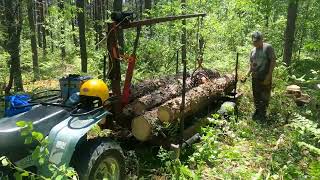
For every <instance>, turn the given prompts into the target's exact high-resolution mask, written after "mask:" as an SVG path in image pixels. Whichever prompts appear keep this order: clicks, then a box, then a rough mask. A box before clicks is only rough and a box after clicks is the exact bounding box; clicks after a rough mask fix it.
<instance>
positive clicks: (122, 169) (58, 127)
mask: <svg viewBox="0 0 320 180" xmlns="http://www.w3.org/2000/svg"><path fill="white" fill-rule="evenodd" d="M204 16H205V14H190V15H186V14H185V15H180V16H169V17H160V18H153V19H146V20H133V16H132V13H122V12H115V13H113V14H112V16H111V17H112V20H113V22H111V23H108V32H107V33H106V34H107V49H108V58H107V57H105V58H104V70H103V80H99V79H92V78H90V77H83V76H78V75H69V76H67V77H64V78H61V79H60V91H59V92H58V94H57V96H53V97H50V98H45V100H41V99H40V100H39V99H38V100H34V101H30V102H29V104H28V105H27V106H31V110H29V111H27V112H24V113H20V114H18V115H15V116H12V117H6V118H3V119H0V156H6V157H8V159H10V161H12V162H13V163H14V164H15V165H16V166H18V167H19V168H23V169H26V170H30V171H32V172H36V173H40V174H47V175H48V173H50V172H48V170H47V169H46V168H44V167H42V166H39V165H38V163H37V161H35V160H34V159H33V158H32V157H31V152H32V150H34V148H35V147H36V146H37V144H35V143H31V144H28V145H27V144H24V141H25V140H24V138H23V137H22V136H21V129H22V128H20V127H17V125H16V123H17V122H18V121H21V120H22V121H26V122H32V123H33V128H34V130H35V131H38V132H41V133H42V134H43V135H45V136H46V137H47V139H48V142H49V143H48V150H49V159H48V161H49V162H50V163H53V164H55V165H57V166H58V167H59V166H61V165H66V166H67V167H73V168H74V169H75V170H76V172H77V173H78V175H79V178H80V179H83V180H87V179H91V180H92V179H104V178H107V179H117V180H118V179H126V168H127V166H128V164H127V163H126V160H125V156H126V153H125V152H124V150H123V148H122V147H121V139H125V138H126V136H122V137H121V131H122V127H123V129H130V125H128V124H130V122H123V121H122V119H121V116H119V114H121V112H122V110H123V107H125V105H127V104H128V102H129V97H130V88H131V79H132V76H133V70H134V66H135V61H136V50H137V44H138V41H139V35H140V30H141V27H142V26H146V25H152V24H156V23H162V22H168V21H174V20H185V19H187V18H195V17H204ZM129 28H137V37H136V40H135V46H134V51H133V53H132V54H131V55H130V56H124V55H121V54H120V53H119V49H118V41H117V32H119V30H124V29H129ZM119 58H127V59H128V69H127V72H126V77H125V81H124V83H123V90H122V91H121V72H120V61H119ZM107 59H109V62H107ZM107 63H108V64H109V66H108V67H109V69H108V72H107V69H106V66H107ZM107 78H108V79H109V80H110V81H111V88H110V91H109V87H108V85H107V84H106V83H105V82H106V79H107ZM17 108H21V107H17ZM95 125H99V126H100V127H101V128H103V129H106V128H108V129H111V130H114V131H117V132H119V131H120V133H119V134H120V135H119V136H120V138H117V139H115V138H112V136H111V137H108V138H93V139H90V140H87V134H88V132H89V130H90V129H91V128H92V127H93V126H95ZM128 126H129V128H128ZM122 134H125V133H122ZM195 137H198V136H195ZM195 137H193V138H190V139H188V140H186V141H185V142H191V141H193V139H195ZM119 139H120V140H119ZM5 173H7V170H6V169H0V175H4V174H5ZM0 179H1V176H0Z"/></svg>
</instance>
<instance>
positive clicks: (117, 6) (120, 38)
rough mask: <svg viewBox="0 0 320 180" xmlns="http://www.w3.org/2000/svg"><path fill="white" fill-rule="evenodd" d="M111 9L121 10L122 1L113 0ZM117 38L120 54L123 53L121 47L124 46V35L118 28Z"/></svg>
mask: <svg viewBox="0 0 320 180" xmlns="http://www.w3.org/2000/svg"><path fill="white" fill-rule="evenodd" d="M113 10H114V11H118V12H121V11H122V1H121V0H115V1H113ZM117 36H118V37H117V39H118V43H119V51H120V53H121V54H122V53H123V48H124V35H123V30H121V29H120V30H119V31H118V34H117Z"/></svg>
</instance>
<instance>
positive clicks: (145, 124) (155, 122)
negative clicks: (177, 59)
mask: <svg viewBox="0 0 320 180" xmlns="http://www.w3.org/2000/svg"><path fill="white" fill-rule="evenodd" d="M232 83H234V75H226V76H225V77H222V78H218V79H216V80H213V81H211V82H208V83H206V84H202V85H200V86H198V87H195V88H193V89H191V90H190V91H189V92H187V93H186V110H187V109H188V111H187V112H188V113H186V114H192V113H196V112H197V111H199V110H200V109H201V108H203V107H204V106H205V105H207V104H208V103H209V102H210V101H212V100H213V99H215V98H218V97H219V96H220V95H222V94H223V93H224V92H225V90H228V91H229V89H231V88H230V87H231V86H232V85H233V84H232ZM201 92H206V93H201ZM198 93H199V96H201V97H199V96H195V97H196V98H195V97H193V96H191V95H194V94H198ZM190 97H191V98H190ZM178 101H179V102H181V97H178V98H175V99H173V100H170V101H168V102H171V103H175V105H174V106H171V108H174V112H176V114H174V116H170V115H169V116H168V117H169V118H171V117H175V118H173V119H176V118H178V117H179V116H178V114H179V111H180V104H181V103H177V102H178ZM200 101H201V104H200V103H195V102H200ZM168 102H167V103H165V104H163V105H162V106H161V107H159V108H157V107H156V108H154V109H152V110H151V111H147V112H145V113H144V114H143V115H141V116H138V117H136V118H134V119H133V120H132V124H131V130H132V134H133V135H134V137H135V138H136V139H138V140H139V141H147V140H150V139H151V138H152V137H155V136H159V135H160V136H164V137H165V136H166V135H165V134H164V133H163V131H168V130H169V131H174V128H173V130H170V129H169V128H170V127H171V126H170V125H173V126H172V127H174V125H175V124H177V123H173V120H172V121H160V119H159V110H160V109H161V108H162V107H167V106H165V105H168V104H169V103H168ZM193 103H195V104H193ZM187 104H189V105H187ZM191 104H192V107H191ZM166 112H168V111H166ZM165 125H167V126H168V127H165Z"/></svg>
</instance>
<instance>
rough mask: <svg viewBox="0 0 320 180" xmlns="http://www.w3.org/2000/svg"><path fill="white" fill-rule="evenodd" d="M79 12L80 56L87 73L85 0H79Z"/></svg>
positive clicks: (83, 70)
mask: <svg viewBox="0 0 320 180" xmlns="http://www.w3.org/2000/svg"><path fill="white" fill-rule="evenodd" d="M76 6H77V14H78V26H79V41H80V56H81V71H82V72H84V73H86V72H87V71H88V68H87V64H88V61H87V46H86V26H85V23H86V22H85V16H84V15H85V12H84V11H85V8H84V7H85V1H84V0H77V2H76Z"/></svg>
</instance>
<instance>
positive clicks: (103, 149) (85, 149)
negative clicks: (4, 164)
mask: <svg viewBox="0 0 320 180" xmlns="http://www.w3.org/2000/svg"><path fill="white" fill-rule="evenodd" d="M72 165H73V167H74V168H75V170H76V172H77V173H78V176H79V179H80V180H103V179H108V180H123V179H126V167H125V158H124V155H123V152H122V149H121V147H120V146H119V144H117V143H116V142H114V141H111V140H110V139H102V138H101V139H100V138H99V139H94V140H89V141H88V142H86V143H84V144H81V145H80V146H79V147H77V151H76V152H75V154H74V156H73V160H72Z"/></svg>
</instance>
